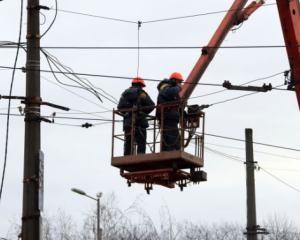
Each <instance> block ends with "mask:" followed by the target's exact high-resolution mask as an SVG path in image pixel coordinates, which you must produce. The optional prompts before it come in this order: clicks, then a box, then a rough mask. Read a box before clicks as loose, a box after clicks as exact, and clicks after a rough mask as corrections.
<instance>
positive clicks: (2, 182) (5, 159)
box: [0, 0, 23, 203]
mask: <svg viewBox="0 0 300 240" xmlns="http://www.w3.org/2000/svg"><path fill="white" fill-rule="evenodd" d="M22 20H23V0H21V13H20V27H19V39H18V48H17V53H16V58H15V63H14V70H13V73H12V79H11V84H10V89H9V96H11V95H12V89H13V83H14V78H15V69H16V65H17V61H18V57H19V50H20V43H21V35H22ZM10 104H11V99H10V98H9V100H8V111H7V123H6V139H5V153H4V166H3V173H2V180H1V189H0V203H1V199H2V191H3V184H4V177H5V170H6V163H7V150H8V136H9V120H10V119H9V117H10Z"/></svg>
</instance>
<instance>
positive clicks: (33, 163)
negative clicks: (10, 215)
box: [22, 0, 42, 240]
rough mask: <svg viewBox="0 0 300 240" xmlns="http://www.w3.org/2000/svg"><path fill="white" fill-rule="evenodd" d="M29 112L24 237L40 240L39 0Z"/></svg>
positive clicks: (30, 11)
mask: <svg viewBox="0 0 300 240" xmlns="http://www.w3.org/2000/svg"><path fill="white" fill-rule="evenodd" d="M27 3H28V6H27V35H26V38H27V62H26V98H25V104H26V109H25V112H26V115H25V146H24V147H25V153H24V180H23V214H22V240H40V239H41V235H42V227H40V226H41V225H42V223H41V210H42V209H41V208H42V207H41V206H42V203H41V201H42V197H41V196H40V192H39V190H40V181H41V176H40V149H41V132H40V131H41V130H40V104H39V103H40V101H41V98H40V71H39V70H40V38H41V37H40V21H39V0H28V2H27Z"/></svg>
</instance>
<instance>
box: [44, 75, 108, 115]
mask: <svg viewBox="0 0 300 240" xmlns="http://www.w3.org/2000/svg"><path fill="white" fill-rule="evenodd" d="M41 78H43V79H45V80H46V81H48V82H50V83H52V84H54V85H56V86H58V87H60V88H62V89H64V90H66V91H68V92H70V93H72V94H74V95H76V96H77V97H80V98H82V99H84V100H86V101H88V102H90V103H92V104H95V105H96V106H98V107H100V108H102V109H105V110H108V111H110V110H109V109H108V108H106V107H103V106H101V105H99V104H98V103H95V102H93V101H91V100H89V99H87V98H85V97H83V96H81V95H79V94H78V93H75V92H73V91H71V90H69V89H67V88H65V87H63V86H61V85H59V84H57V83H55V82H52V81H51V80H49V79H47V78H45V77H41Z"/></svg>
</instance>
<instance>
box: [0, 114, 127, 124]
mask: <svg viewBox="0 0 300 240" xmlns="http://www.w3.org/2000/svg"><path fill="white" fill-rule="evenodd" d="M32 113H34V112H32ZM9 115H10V116H14V117H23V115H20V114H9ZM0 116H7V113H0ZM40 117H42V118H47V119H53V117H52V116H40ZM54 118H57V119H69V120H87V121H103V122H112V121H113V120H112V119H104V118H75V117H54ZM115 122H123V121H122V120H115Z"/></svg>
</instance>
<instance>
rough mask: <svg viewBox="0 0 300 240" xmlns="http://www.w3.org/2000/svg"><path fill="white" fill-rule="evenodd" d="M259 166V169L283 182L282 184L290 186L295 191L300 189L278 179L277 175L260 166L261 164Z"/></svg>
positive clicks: (299, 191)
mask: <svg viewBox="0 0 300 240" xmlns="http://www.w3.org/2000/svg"><path fill="white" fill-rule="evenodd" d="M259 168H260V169H261V170H263V171H264V172H266V173H267V174H269V175H270V176H271V177H273V178H275V179H277V180H278V181H279V182H281V183H283V184H284V185H286V186H288V187H290V188H292V189H293V190H295V191H296V192H298V193H300V190H298V189H297V188H294V187H292V186H291V185H289V184H287V183H286V182H284V181H282V180H281V179H279V178H278V177H276V176H274V175H273V174H271V173H269V172H268V171H267V170H266V169H264V168H262V167H261V166H259Z"/></svg>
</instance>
